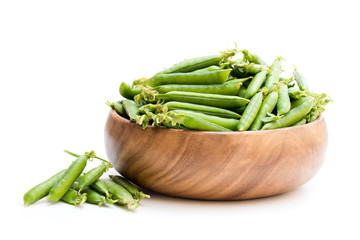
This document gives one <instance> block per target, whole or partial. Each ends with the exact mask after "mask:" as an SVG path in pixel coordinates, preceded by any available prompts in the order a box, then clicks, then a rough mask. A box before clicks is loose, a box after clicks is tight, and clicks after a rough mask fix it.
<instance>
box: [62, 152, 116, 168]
mask: <svg viewBox="0 0 360 240" xmlns="http://www.w3.org/2000/svg"><path fill="white" fill-rule="evenodd" d="M64 152H66V153H68V154H70V155H72V156H74V157H80V155H79V154H76V153H73V152H70V151H69V150H64ZM93 158H96V159H99V160H101V161H103V162H105V163H107V164H109V165H110V166H111V167H112V165H111V163H110V162H109V161H107V160H105V159H102V158H100V157H98V156H96V155H95V156H93Z"/></svg>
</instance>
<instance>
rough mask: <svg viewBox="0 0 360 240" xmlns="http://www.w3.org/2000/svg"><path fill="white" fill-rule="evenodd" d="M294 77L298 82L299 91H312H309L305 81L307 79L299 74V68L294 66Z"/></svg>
mask: <svg viewBox="0 0 360 240" xmlns="http://www.w3.org/2000/svg"><path fill="white" fill-rule="evenodd" d="M293 76H294V79H295V81H296V82H297V84H298V86H299V89H300V90H301V91H305V92H309V91H310V89H309V85H308V83H307V81H306V79H305V77H304V76H303V75H302V74H301V73H299V72H298V70H297V68H296V67H295V65H294V71H293Z"/></svg>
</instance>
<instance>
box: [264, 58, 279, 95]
mask: <svg viewBox="0 0 360 240" xmlns="http://www.w3.org/2000/svg"><path fill="white" fill-rule="evenodd" d="M281 60H282V58H281V57H277V58H276V59H275V60H274V62H273V64H272V65H271V67H270V70H269V73H268V75H267V77H266V80H265V87H267V88H268V89H269V90H272V88H273V86H274V84H275V83H278V82H279V80H280V71H281Z"/></svg>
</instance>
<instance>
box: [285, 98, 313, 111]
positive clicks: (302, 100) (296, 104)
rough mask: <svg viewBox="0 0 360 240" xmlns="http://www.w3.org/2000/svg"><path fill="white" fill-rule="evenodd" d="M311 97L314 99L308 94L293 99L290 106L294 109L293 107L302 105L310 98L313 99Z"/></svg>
mask: <svg viewBox="0 0 360 240" xmlns="http://www.w3.org/2000/svg"><path fill="white" fill-rule="evenodd" d="M311 99H313V97H312V96H306V97H302V98H300V99H297V100H293V101H291V107H290V109H293V108H295V107H297V106H300V105H301V104H303V103H304V102H306V101H309V100H311Z"/></svg>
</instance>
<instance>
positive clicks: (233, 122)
mask: <svg viewBox="0 0 360 240" xmlns="http://www.w3.org/2000/svg"><path fill="white" fill-rule="evenodd" d="M173 112H175V113H184V114H185V115H187V116H191V117H194V118H198V119H203V120H205V121H208V122H211V123H214V124H216V125H218V126H221V127H224V128H226V129H229V130H232V131H236V130H237V129H236V126H237V124H238V120H237V119H234V118H222V117H217V116H211V115H207V114H203V113H197V112H192V111H183V110H175V111H173Z"/></svg>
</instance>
